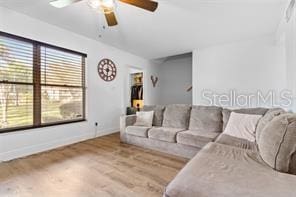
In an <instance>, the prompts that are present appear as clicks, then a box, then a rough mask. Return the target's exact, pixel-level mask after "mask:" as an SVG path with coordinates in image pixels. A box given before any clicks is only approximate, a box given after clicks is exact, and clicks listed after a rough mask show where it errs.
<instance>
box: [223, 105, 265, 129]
mask: <svg viewBox="0 0 296 197" xmlns="http://www.w3.org/2000/svg"><path fill="white" fill-rule="evenodd" d="M267 111H268V109H267V108H260V107H258V108H243V109H233V110H231V109H226V108H225V109H223V111H222V114H223V131H224V130H225V128H226V125H227V123H228V120H229V117H230V114H231V112H236V113H240V114H253V115H264V114H265V113H266V112H267Z"/></svg>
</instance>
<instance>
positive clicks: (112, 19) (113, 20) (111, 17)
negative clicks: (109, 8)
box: [105, 12, 118, 26]
mask: <svg viewBox="0 0 296 197" xmlns="http://www.w3.org/2000/svg"><path fill="white" fill-rule="evenodd" d="M105 17H106V20H107V23H108V26H115V25H117V24H118V23H117V20H116V16H115V13H114V12H108V13H105Z"/></svg>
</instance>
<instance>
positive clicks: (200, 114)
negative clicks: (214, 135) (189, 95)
mask: <svg viewBox="0 0 296 197" xmlns="http://www.w3.org/2000/svg"><path fill="white" fill-rule="evenodd" d="M222 127H223V121H222V108H221V107H216V106H192V109H191V114H190V122H189V130H192V131H206V132H222Z"/></svg>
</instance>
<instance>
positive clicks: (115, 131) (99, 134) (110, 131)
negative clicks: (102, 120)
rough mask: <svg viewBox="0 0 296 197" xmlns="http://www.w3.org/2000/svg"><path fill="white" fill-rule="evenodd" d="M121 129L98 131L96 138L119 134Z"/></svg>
mask: <svg viewBox="0 0 296 197" xmlns="http://www.w3.org/2000/svg"><path fill="white" fill-rule="evenodd" d="M119 130H120V129H119V128H115V129H106V130H103V131H98V132H97V133H96V137H102V136H105V135H110V134H113V133H118V132H119Z"/></svg>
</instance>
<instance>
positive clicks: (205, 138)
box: [177, 130, 220, 148]
mask: <svg viewBox="0 0 296 197" xmlns="http://www.w3.org/2000/svg"><path fill="white" fill-rule="evenodd" d="M219 134H220V133H218V132H206V131H191V130H187V131H182V132H179V133H178V134H177V143H179V144H184V145H190V146H195V147H198V148H202V147H204V146H205V145H206V144H207V143H209V142H212V141H214V140H215V138H216V137H217V136H218V135H219Z"/></svg>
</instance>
